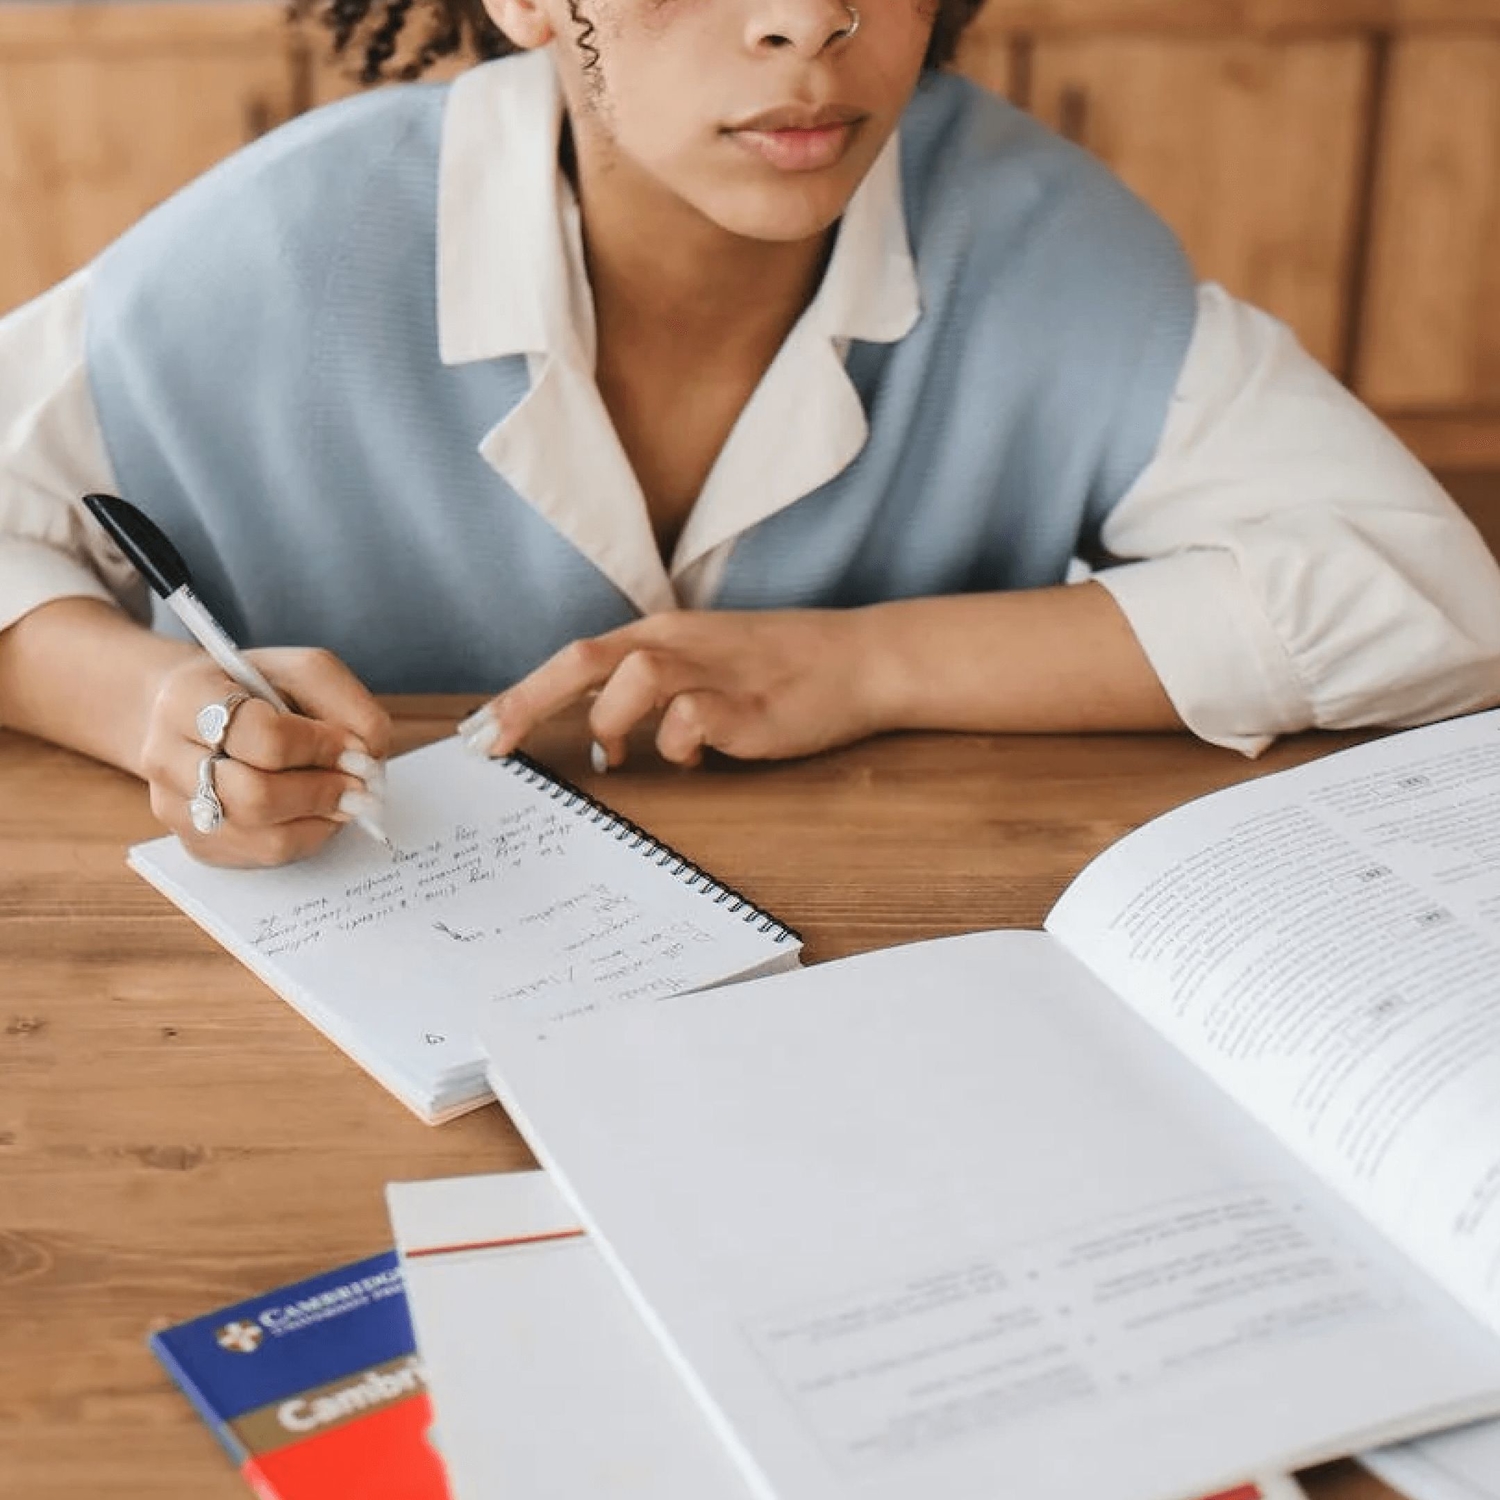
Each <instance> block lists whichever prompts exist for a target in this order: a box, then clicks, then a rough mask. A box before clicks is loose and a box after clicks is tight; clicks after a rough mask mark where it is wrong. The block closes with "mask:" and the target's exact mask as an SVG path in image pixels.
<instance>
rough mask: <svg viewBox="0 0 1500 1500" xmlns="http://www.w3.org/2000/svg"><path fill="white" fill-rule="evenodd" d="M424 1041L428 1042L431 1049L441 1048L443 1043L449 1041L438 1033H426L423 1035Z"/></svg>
mask: <svg viewBox="0 0 1500 1500" xmlns="http://www.w3.org/2000/svg"><path fill="white" fill-rule="evenodd" d="M422 1040H423V1041H424V1042H426V1043H427V1045H428V1046H429V1047H441V1046H442V1045H443V1043H444V1042H446V1041H447V1040H448V1038H447V1037H445V1036H443V1035H441V1034H440V1033H439V1032H436V1031H424V1032H423V1033H422Z"/></svg>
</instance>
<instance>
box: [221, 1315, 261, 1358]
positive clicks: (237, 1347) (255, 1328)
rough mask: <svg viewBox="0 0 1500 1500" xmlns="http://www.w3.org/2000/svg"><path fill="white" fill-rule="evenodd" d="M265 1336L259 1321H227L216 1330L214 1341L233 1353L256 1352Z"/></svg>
mask: <svg viewBox="0 0 1500 1500" xmlns="http://www.w3.org/2000/svg"><path fill="white" fill-rule="evenodd" d="M265 1336H266V1335H265V1331H264V1329H262V1328H261V1326H260V1324H259V1323H226V1324H225V1325H224V1326H223V1327H222V1328H216V1329H215V1330H214V1342H215V1343H216V1344H217V1345H218V1346H219V1348H221V1349H228V1350H229V1352H230V1353H231V1354H254V1353H255V1351H256V1350H257V1349H259V1348H260V1341H261V1340H262V1339H263V1338H265Z"/></svg>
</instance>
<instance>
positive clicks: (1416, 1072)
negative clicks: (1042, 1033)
mask: <svg viewBox="0 0 1500 1500" xmlns="http://www.w3.org/2000/svg"><path fill="white" fill-rule="evenodd" d="M1047 927H1048V930H1049V931H1050V932H1053V933H1055V934H1056V935H1057V936H1058V938H1059V939H1060V940H1061V941H1062V942H1063V943H1064V944H1065V945H1066V946H1067V947H1068V948H1069V950H1070V951H1071V952H1073V953H1075V954H1076V955H1077V956H1078V957H1079V958H1081V959H1082V960H1083V961H1084V962H1085V963H1086V964H1088V966H1089V967H1090V968H1091V969H1092V970H1093V971H1094V972H1095V973H1096V974H1097V975H1098V976H1099V977H1100V978H1101V979H1103V981H1104V982H1105V983H1106V984H1108V985H1110V986H1111V987H1112V988H1113V989H1114V990H1116V991H1117V992H1118V993H1119V994H1120V995H1122V996H1124V997H1126V998H1127V999H1128V1001H1129V1003H1130V1004H1131V1005H1132V1006H1133V1007H1134V1008H1135V1009H1136V1010H1137V1011H1138V1012H1139V1013H1140V1014H1141V1015H1142V1016H1144V1017H1146V1019H1148V1020H1149V1021H1150V1022H1151V1023H1152V1024H1153V1025H1154V1026H1156V1027H1157V1028H1158V1029H1159V1030H1160V1031H1161V1033H1162V1034H1163V1035H1164V1036H1166V1037H1168V1038H1169V1039H1171V1040H1172V1041H1173V1042H1174V1043H1175V1044H1176V1045H1177V1046H1179V1047H1180V1048H1181V1049H1182V1050H1183V1051H1184V1052H1185V1053H1186V1054H1187V1055H1188V1056H1189V1057H1191V1058H1192V1059H1193V1060H1194V1061H1195V1062H1197V1063H1198V1064H1199V1066H1200V1067H1202V1068H1203V1069H1204V1071H1205V1072H1207V1073H1209V1075H1210V1076H1212V1077H1213V1078H1215V1079H1216V1080H1217V1081H1218V1082H1219V1083H1220V1084H1221V1085H1222V1086H1223V1087H1224V1088H1225V1089H1227V1090H1228V1091H1229V1093H1230V1094H1231V1095H1232V1096H1233V1097H1234V1098H1235V1099H1236V1100H1238V1101H1239V1102H1240V1103H1241V1104H1242V1105H1243V1106H1244V1107H1245V1108H1246V1109H1248V1110H1250V1111H1251V1112H1252V1113H1254V1114H1255V1115H1256V1116H1257V1117H1258V1118H1259V1119H1261V1120H1262V1121H1263V1122H1264V1123H1265V1124H1267V1125H1268V1126H1269V1127H1270V1128H1271V1129H1272V1130H1273V1131H1274V1132H1275V1133H1276V1134H1277V1135H1279V1136H1280V1137H1281V1139H1282V1140H1283V1141H1285V1142H1286V1143H1287V1144H1288V1145H1289V1146H1290V1147H1291V1148H1292V1149H1293V1150H1294V1151H1296V1152H1297V1153H1298V1154H1299V1155H1300V1156H1301V1157H1302V1158H1303V1159H1304V1160H1306V1161H1307V1162H1308V1163H1309V1164H1311V1165H1312V1166H1313V1167H1314V1169H1315V1170H1317V1171H1318V1172H1319V1173H1320V1174H1321V1175H1322V1176H1323V1177H1324V1179H1325V1180H1326V1181H1328V1182H1329V1183H1330V1184H1331V1185H1333V1186H1334V1187H1335V1188H1337V1189H1338V1190H1339V1191H1340V1192H1341V1193H1343V1194H1344V1195H1345V1196H1347V1197H1348V1199H1349V1200H1350V1201H1351V1202H1352V1203H1354V1204H1355V1205H1356V1206H1357V1207H1359V1208H1360V1210H1361V1211H1362V1212H1364V1213H1366V1214H1367V1215H1368V1216H1369V1217H1370V1218H1371V1219H1372V1220H1373V1222H1374V1223H1375V1224H1376V1225H1377V1226H1378V1227H1379V1228H1380V1229H1381V1230H1382V1232H1383V1233H1385V1234H1386V1235H1388V1236H1389V1237H1390V1238H1391V1239H1392V1240H1393V1241H1394V1242H1395V1243H1396V1244H1398V1245H1400V1246H1402V1248H1403V1249H1405V1250H1406V1251H1407V1253H1408V1254H1410V1255H1411V1256H1412V1257H1413V1258H1414V1259H1416V1260H1417V1261H1418V1262H1419V1264H1421V1265H1423V1266H1424V1267H1426V1268H1427V1269H1428V1271H1429V1273H1430V1274H1432V1275H1433V1276H1435V1277H1436V1278H1438V1279H1439V1280H1440V1281H1441V1282H1442V1284H1443V1285H1445V1286H1446V1287H1448V1289H1449V1290H1450V1291H1452V1292H1453V1293H1454V1295H1456V1296H1458V1297H1460V1298H1461V1299H1462V1300H1463V1301H1464V1302H1465V1303H1466V1304H1467V1305H1468V1306H1469V1307H1470V1308H1471V1309H1472V1310H1473V1311H1474V1312H1475V1313H1476V1314H1478V1315H1479V1316H1480V1317H1482V1318H1484V1319H1485V1320H1486V1321H1487V1322H1488V1323H1489V1324H1490V1326H1491V1327H1493V1328H1495V1329H1497V1330H1500V713H1485V714H1477V715H1473V716H1471V717H1469V718H1465V719H1456V720H1453V721H1451V722H1449V723H1446V724H1439V725H1435V726H1433V727H1431V728H1427V729H1420V730H1413V731H1410V732H1408V733H1406V734H1401V735H1395V736H1392V737H1390V738H1388V739H1385V740H1381V741H1378V742H1376V743H1373V744H1369V745H1364V746H1360V747H1358V748H1356V749H1354V750H1350V751H1345V752H1342V753H1340V754H1337V755H1332V756H1328V757H1326V758H1324V759H1323V760H1320V761H1315V762H1313V763H1312V764H1310V765H1306V766H1302V767H1299V768H1297V769H1296V770H1293V771H1287V772H1283V773H1281V774H1279V775H1275V776H1269V777H1266V778H1264V779H1263V780H1260V781H1255V782H1251V783H1248V784H1246V785H1244V786H1239V787H1232V788H1230V789H1229V790H1227V791H1224V792H1219V793H1216V794H1214V795H1213V796H1211V797H1207V798H1204V799H1202V800H1201V801H1199V802H1196V803H1191V804H1189V805H1188V806H1186V807H1183V808H1179V809H1177V810H1176V811H1175V812H1172V813H1168V814H1167V815H1166V816H1164V817H1162V818H1158V819H1156V820H1155V821H1154V822H1152V823H1149V824H1147V825H1146V826H1145V827H1144V828H1142V829H1139V830H1137V831H1136V832H1135V833H1133V834H1131V835H1129V836H1128V837H1127V838H1125V839H1122V840H1121V841H1120V842H1119V843H1118V844H1116V845H1115V846H1114V847H1113V848H1112V849H1109V850H1107V851H1106V852H1105V853H1104V854H1103V855H1101V856H1100V857H1099V859H1097V860H1096V861H1095V862H1094V863H1093V864H1092V865H1091V866H1090V867H1089V868H1088V869H1087V870H1085V871H1084V873H1083V874H1082V875H1081V876H1079V878H1078V879H1077V880H1076V881H1075V882H1074V883H1073V885H1072V886H1071V887H1070V888H1069V890H1068V891H1067V892H1066V893H1065V894H1064V895H1063V897H1062V899H1061V900H1060V901H1059V902H1058V903H1057V906H1056V907H1055V908H1054V910H1053V912H1052V914H1051V916H1050V917H1049V918H1048V921H1047Z"/></svg>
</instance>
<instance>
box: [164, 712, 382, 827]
mask: <svg viewBox="0 0 1500 1500" xmlns="http://www.w3.org/2000/svg"><path fill="white" fill-rule="evenodd" d="M278 717H283V718H284V717H287V716H286V715H278ZM203 760H204V752H202V751H201V750H200V749H199V747H197V746H194V745H185V746H184V747H183V752H182V753H181V754H180V755H179V756H176V757H174V758H173V763H172V765H171V766H170V767H169V768H168V770H167V773H166V775H164V776H162V777H160V778H159V779H158V780H157V781H156V782H154V783H153V790H155V789H156V787H158V786H159V787H160V788H161V791H162V797H163V803H164V805H165V806H170V804H171V803H172V801H173V800H174V799H175V801H176V802H177V804H178V805H179V806H180V807H181V808H182V809H183V811H184V813H186V809H187V806H188V804H189V803H190V802H191V801H192V798H193V795H194V793H195V792H196V791H197V789H198V773H199V768H200V766H201V765H202V763H203ZM212 778H213V786H214V792H215V795H217V797H218V799H219V801H220V803H221V804H222V805H223V808H224V819H225V822H226V823H227V824H230V825H232V826H234V827H236V828H267V827H273V826H275V825H276V824H279V823H290V822H295V821H298V820H299V819H302V818H333V817H340V818H343V817H346V816H347V815H349V814H350V813H352V812H354V811H356V810H358V809H359V804H358V803H357V802H353V801H350V800H348V799H350V798H353V797H358V796H360V795H364V794H365V786H364V783H363V782H361V781H359V780H358V779H357V778H355V777H353V776H347V775H345V774H343V773H342V772H339V771H323V770H290V771H262V770H260V769H258V768H257V767H255V766H250V765H245V764H244V763H242V762H240V761H237V760H233V759H229V758H222V759H217V760H215V761H214V762H213V769H212ZM341 803H343V804H344V805H343V806H342V807H341V806H340V804H341Z"/></svg>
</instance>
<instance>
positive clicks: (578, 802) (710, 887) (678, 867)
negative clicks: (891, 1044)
mask: <svg viewBox="0 0 1500 1500" xmlns="http://www.w3.org/2000/svg"><path fill="white" fill-rule="evenodd" d="M505 764H506V765H507V766H508V767H509V768H510V770H511V771H512V772H513V773H514V774H515V775H517V776H519V777H520V778H521V779H522V780H523V781H525V782H527V783H529V784H530V785H531V786H535V787H540V788H542V789H543V790H544V791H546V792H547V794H548V795H549V796H550V797H551V798H552V799H553V801H554V802H561V803H562V804H563V806H564V807H566V808H567V809H568V811H569V812H578V813H581V814H582V813H586V814H587V816H588V820H589V822H590V823H593V824H594V825H595V826H596V827H598V828H600V829H602V830H603V831H604V832H605V833H608V834H612V835H613V836H614V837H615V838H616V839H617V840H618V841H619V842H621V843H628V844H629V847H630V848H631V849H632V850H633V851H638V852H639V853H640V854H641V855H642V857H644V858H646V859H650V860H654V861H655V862H656V864H658V865H659V866H661V868H662V869H664V870H668V871H669V872H670V873H671V874H672V875H674V876H679V877H682V879H683V883H684V884H685V885H687V886H688V888H689V889H691V890H695V891H698V892H700V893H701V894H703V895H705V896H711V897H712V898H713V901H714V905H715V906H724V905H725V904H726V903H727V905H728V909H729V911H730V913H731V914H732V915H735V916H738V917H739V918H740V920H741V921H742V922H750V923H753V924H754V925H755V926H756V927H757V928H758V929H759V930H760V931H761V932H766V933H770V934H771V940H772V941H773V942H776V943H787V942H798V943H800V942H801V941H802V934H801V933H800V932H798V931H797V929H796V928H795V927H788V926H787V924H786V923H785V922H781V921H778V920H777V919H776V918H775V917H773V916H772V915H771V914H770V912H768V911H766V910H764V909H763V908H762V907H759V906H757V905H756V904H755V903H754V902H753V901H752V900H751V899H750V898H749V897H748V896H746V895H745V894H744V893H743V892H742V891H737V890H735V888H734V887H733V886H732V885H725V884H724V883H723V881H720V880H715V879H714V877H713V876H712V875H710V874H709V873H708V871H707V870H705V869H703V868H702V866H700V865H695V864H694V863H693V862H692V860H690V859H689V858H688V857H687V855H685V854H680V853H679V852H678V851H677V850H676V849H674V848H673V847H672V846H671V845H670V844H665V843H663V842H662V841H661V840H660V839H659V838H656V837H654V836H653V835H651V834H649V833H647V832H646V830H645V829H644V828H642V827H641V826H640V824H639V823H632V822H631V821H630V819H629V818H627V817H626V816H625V815H624V814H623V813H619V812H616V811H615V810H614V808H612V807H609V806H607V805H606V804H605V803H603V802H600V801H599V799H598V798H597V797H591V796H589V794H588V793H587V792H586V791H584V790H583V788H582V787H579V786H574V784H573V783H572V782H571V781H569V780H568V779H567V778H566V777H563V776H559V775H558V774H557V772H556V771H553V770H550V769H549V768H548V767H546V766H544V765H543V764H542V763H541V762H540V761H536V760H533V759H532V758H531V757H530V756H529V755H527V754H526V752H525V751H524V750H513V751H512V752H511V753H510V754H509V755H507V756H506V757H505Z"/></svg>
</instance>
